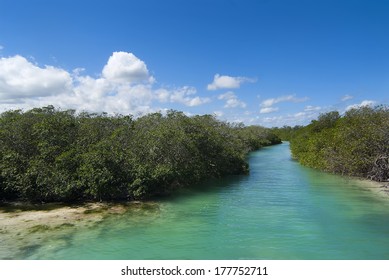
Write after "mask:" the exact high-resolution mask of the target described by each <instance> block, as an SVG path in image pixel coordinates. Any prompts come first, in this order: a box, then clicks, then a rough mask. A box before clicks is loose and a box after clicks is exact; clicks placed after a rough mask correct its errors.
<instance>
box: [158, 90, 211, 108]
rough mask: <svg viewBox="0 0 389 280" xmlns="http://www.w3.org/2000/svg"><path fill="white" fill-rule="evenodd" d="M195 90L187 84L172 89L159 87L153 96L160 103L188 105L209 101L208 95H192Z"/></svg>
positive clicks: (192, 105)
mask: <svg viewBox="0 0 389 280" xmlns="http://www.w3.org/2000/svg"><path fill="white" fill-rule="evenodd" d="M196 92H197V91H196V89H195V88H194V87H188V86H185V87H181V88H177V89H173V90H169V89H166V88H161V89H158V90H156V91H155V95H156V96H155V98H156V99H157V100H158V101H159V102H161V103H166V102H170V103H181V104H184V105H186V106H189V107H194V106H199V105H202V104H205V103H209V102H211V99H210V98H208V97H204V98H203V97H199V96H193V95H194V94H196Z"/></svg>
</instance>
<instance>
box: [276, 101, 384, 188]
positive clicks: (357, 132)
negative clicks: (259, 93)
mask: <svg viewBox="0 0 389 280" xmlns="http://www.w3.org/2000/svg"><path fill="white" fill-rule="evenodd" d="M273 132H275V133H276V134H278V135H280V136H281V137H282V138H284V139H285V138H287V139H290V147H291V151H292V155H293V157H294V158H295V159H297V160H298V161H299V162H300V163H302V164H303V165H306V166H309V167H313V168H316V169H320V170H324V171H328V172H332V173H337V174H342V175H348V176H358V177H364V178H368V179H371V180H374V181H379V182H383V181H388V180H389V109H388V108H387V107H384V106H378V107H376V108H370V107H360V108H353V109H351V110H349V111H347V112H346V113H345V114H344V115H340V114H339V112H337V111H333V112H328V113H325V114H322V115H320V116H319V118H318V119H317V120H313V121H312V122H311V123H310V124H309V125H307V126H305V127H294V128H290V127H284V128H282V129H274V130H273Z"/></svg>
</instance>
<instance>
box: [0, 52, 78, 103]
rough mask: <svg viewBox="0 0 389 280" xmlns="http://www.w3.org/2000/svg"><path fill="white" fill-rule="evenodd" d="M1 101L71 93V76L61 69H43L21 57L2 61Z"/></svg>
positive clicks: (0, 76)
mask: <svg viewBox="0 0 389 280" xmlns="http://www.w3.org/2000/svg"><path fill="white" fill-rule="evenodd" d="M0 70H1V71H0V100H14V99H18V98H33V97H42V96H50V95H58V94H62V93H67V92H70V91H71V87H72V78H71V75H70V74H69V73H68V72H66V71H65V70H62V69H60V68H55V67H52V66H45V67H44V68H41V67H39V66H37V65H35V64H33V63H31V62H29V61H28V60H27V59H25V58H24V57H22V56H20V55H16V56H13V57H9V58H1V59H0Z"/></svg>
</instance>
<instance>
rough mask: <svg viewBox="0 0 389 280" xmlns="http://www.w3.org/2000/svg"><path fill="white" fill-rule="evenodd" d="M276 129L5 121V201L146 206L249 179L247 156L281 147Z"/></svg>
mask: <svg viewBox="0 0 389 280" xmlns="http://www.w3.org/2000/svg"><path fill="white" fill-rule="evenodd" d="M280 142H281V141H280V139H279V138H278V137H277V136H275V134H274V133H272V132H271V131H270V130H269V129H265V128H263V127H258V126H249V127H245V126H243V125H234V124H229V123H226V122H222V121H219V120H217V119H216V118H215V117H214V116H212V115H204V116H194V117H188V116H186V115H184V114H183V113H181V112H177V111H169V112H167V114H165V115H163V114H161V113H153V114H149V115H146V116H143V117H140V118H137V119H134V118H133V117H132V116H123V115H115V116H110V115H107V114H90V113H86V112H83V113H76V112H75V111H74V110H58V109H55V108H54V107H52V106H48V107H43V108H36V109H32V110H30V111H26V112H23V111H20V110H14V111H7V112H4V113H2V114H1V115H0V200H16V199H17V200H28V201H42V202H43V201H45V202H49V201H79V200H114V199H145V198H149V197H151V196H155V195H161V194H167V193H170V192H172V191H174V190H175V189H177V188H180V187H183V186H187V185H189V184H193V183H196V182H199V181H201V180H204V179H206V178H211V177H220V176H223V175H227V174H244V173H247V172H248V164H247V162H246V160H245V157H246V154H247V153H248V152H249V151H251V150H255V149H258V148H260V147H262V146H267V145H272V144H276V143H280Z"/></svg>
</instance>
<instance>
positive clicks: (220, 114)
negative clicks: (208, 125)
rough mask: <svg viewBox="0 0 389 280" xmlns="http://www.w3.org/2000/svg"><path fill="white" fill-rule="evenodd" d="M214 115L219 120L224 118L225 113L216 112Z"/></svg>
mask: <svg viewBox="0 0 389 280" xmlns="http://www.w3.org/2000/svg"><path fill="white" fill-rule="evenodd" d="M213 114H214V115H215V116H216V117H218V118H220V117H223V116H224V113H223V112H222V111H214V112H213Z"/></svg>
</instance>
